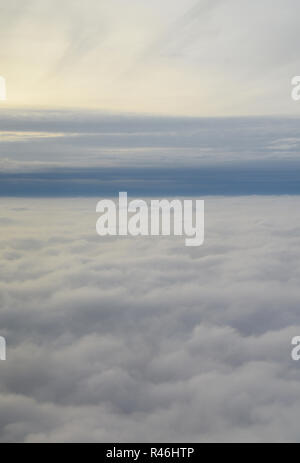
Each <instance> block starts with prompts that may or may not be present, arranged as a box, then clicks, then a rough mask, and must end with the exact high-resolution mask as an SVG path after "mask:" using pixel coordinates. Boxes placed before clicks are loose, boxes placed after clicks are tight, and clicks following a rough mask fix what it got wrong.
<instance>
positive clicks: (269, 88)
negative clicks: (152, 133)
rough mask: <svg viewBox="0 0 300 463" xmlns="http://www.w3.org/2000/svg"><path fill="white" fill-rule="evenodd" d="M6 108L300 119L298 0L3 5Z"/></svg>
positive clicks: (47, 0) (0, 25)
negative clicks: (297, 93)
mask: <svg viewBox="0 0 300 463" xmlns="http://www.w3.org/2000/svg"><path fill="white" fill-rule="evenodd" d="M0 11H1V15H0V30H1V33H0V34H1V51H0V66H1V68H0V75H3V76H4V77H5V78H6V80H7V94H8V101H7V106H9V107H11V106H12V107H16V106H23V107H24V106H25V107H32V106H33V107H43V108H45V107H51V108H53V107H54V108H58V107H59V108H61V107H75V108H78V107H80V108H96V109H101V110H105V111H113V112H131V113H132V112H134V113H148V114H164V115H172V116H174V115H185V116H230V115H266V114H267V115H268V114H276V115H278V114H285V115H286V114H291V113H293V114H298V112H299V105H297V104H295V103H294V102H293V101H292V100H291V98H290V93H291V79H292V77H293V76H295V75H298V74H299V70H298V63H299V60H298V47H297V41H298V17H299V13H300V5H299V2H297V1H296V0H261V1H253V2H249V1H247V0H227V1H226V2H224V1H221V0H198V1H197V0H184V1H182V0H164V1H163V2H161V1H160V0H153V1H151V2H149V1H146V0H128V1H126V2H124V1H123V0H111V1H109V2H105V1H99V0H88V1H86V2H82V1H79V0H42V1H41V0H23V1H20V0H11V1H10V2H6V1H5V0H1V3H0Z"/></svg>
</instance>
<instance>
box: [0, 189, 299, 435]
mask: <svg viewBox="0 0 300 463" xmlns="http://www.w3.org/2000/svg"><path fill="white" fill-rule="evenodd" d="M96 201H97V200H96V199H93V198H90V199H85V200H81V199H77V200H70V199H66V200H65V199H63V200H62V199H60V200H54V199H53V200H46V199H44V200H39V199H34V200H27V199H22V200H13V199H11V200H10V199H5V200H1V216H0V224H1V241H0V254H1V262H2V265H1V270H0V277H1V278H0V279H1V283H0V307H1V309H0V334H1V335H2V336H6V338H7V344H8V352H7V357H8V359H7V361H6V362H2V363H1V364H0V369H1V381H0V436H1V441H3V442H11V441H12V442H15V441H18V442H20V441H25V442H39V441H47V442H49V441H50V442H60V441H64V442H65V441H71V442H78V441H109V442H116V441H131V442H134V441H197V442H198V441H226V442H228V441H264V440H267V441H296V440H299V430H298V429H299V427H298V416H299V412H300V398H299V379H300V376H299V365H298V364H297V363H295V362H292V360H291V356H290V351H291V346H290V342H291V338H292V337H293V336H295V335H299V334H300V324H299V316H298V312H299V305H300V293H299V287H298V286H299V285H298V282H299V276H300V275H299V273H300V270H299V257H300V241H299V227H300V221H299V220H300V219H299V214H297V212H298V209H299V198H298V197H294V198H289V197H272V198H271V197H269V198H258V197H245V198H215V199H211V198H207V199H206V240H205V244H204V246H202V247H200V248H197V249H191V248H186V247H185V246H184V240H183V239H182V238H176V239H174V238H173V239H172V238H155V239H154V238H148V239H133V238H123V239H120V238H116V239H112V238H111V239H105V240H104V239H103V238H100V237H98V236H97V235H96V232H95V231H94V230H95V222H96V214H95V213H94V210H95V204H96Z"/></svg>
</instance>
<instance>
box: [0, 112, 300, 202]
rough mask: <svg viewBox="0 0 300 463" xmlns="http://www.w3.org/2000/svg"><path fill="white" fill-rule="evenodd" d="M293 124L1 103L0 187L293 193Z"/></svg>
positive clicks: (49, 191) (7, 192)
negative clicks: (14, 107) (4, 106)
mask: <svg viewBox="0 0 300 463" xmlns="http://www.w3.org/2000/svg"><path fill="white" fill-rule="evenodd" d="M298 123H299V121H298V118H259V117H256V118H214V119H212V118H184V117H181V118H175V117H174V118H170V117H153V116H152V117H146V116H134V115H117V114H105V113H99V112H85V111H78V112H72V111H26V112H25V111H3V112H2V114H1V116H0V127H1V130H0V156H1V161H0V167H1V173H0V180H1V182H0V194H1V195H2V196H22V195H25V196H28V195H29V196H37V195H41V196H53V195H54V196H72V195H75V196H78V195H79V196H94V195H112V194H113V195H115V194H118V192H119V191H122V190H124V191H128V193H130V194H134V195H153V194H160V195H173V196H174V195H196V194H206V195H207V194H212V195H221V194H222V195H230V194H231V195H232V194H234V195H236V194H243V195H245V194H299V181H298V180H299V159H298V158H299V156H298V152H299V147H300V143H299V137H298Z"/></svg>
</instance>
